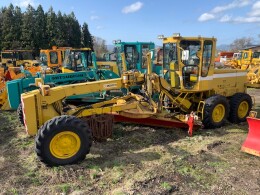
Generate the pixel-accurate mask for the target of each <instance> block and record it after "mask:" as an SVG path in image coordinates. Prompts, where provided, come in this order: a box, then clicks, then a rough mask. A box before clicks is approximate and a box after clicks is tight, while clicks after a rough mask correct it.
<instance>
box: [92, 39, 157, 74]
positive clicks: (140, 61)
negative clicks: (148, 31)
mask: <svg viewBox="0 0 260 195" xmlns="http://www.w3.org/2000/svg"><path fill="white" fill-rule="evenodd" d="M113 43H114V50H113V52H112V53H106V54H105V55H104V60H105V61H103V62H102V61H98V62H97V64H98V66H101V68H105V69H107V68H110V69H111V68H112V67H114V68H112V69H111V70H113V71H114V72H115V71H117V72H118V75H120V76H121V73H122V71H123V63H124V62H123V61H124V59H125V63H126V69H127V70H138V71H140V72H141V73H144V72H146V70H147V61H146V54H147V52H149V51H153V50H154V48H155V44H154V43H153V42H122V41H121V40H115V41H113ZM122 54H123V55H124V59H123V58H122ZM152 59H154V55H153V56H152ZM108 63H109V64H108ZM115 69H117V70H115ZM153 69H154V71H155V72H156V73H158V74H159V73H160V71H162V66H158V67H155V66H154V67H153Z"/></svg>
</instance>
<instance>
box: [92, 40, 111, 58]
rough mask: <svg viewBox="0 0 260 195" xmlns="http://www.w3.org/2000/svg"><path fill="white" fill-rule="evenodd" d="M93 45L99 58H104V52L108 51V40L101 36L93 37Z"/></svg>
mask: <svg viewBox="0 0 260 195" xmlns="http://www.w3.org/2000/svg"><path fill="white" fill-rule="evenodd" d="M93 45H94V51H95V52H96V56H97V58H98V59H101V58H103V54H105V53H107V52H108V49H107V46H106V41H105V40H104V39H102V38H100V37H94V38H93Z"/></svg>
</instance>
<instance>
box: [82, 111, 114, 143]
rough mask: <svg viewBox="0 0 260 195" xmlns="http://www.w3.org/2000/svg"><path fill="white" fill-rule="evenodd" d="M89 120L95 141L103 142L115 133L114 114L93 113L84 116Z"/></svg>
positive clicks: (84, 118)
mask: <svg viewBox="0 0 260 195" xmlns="http://www.w3.org/2000/svg"><path fill="white" fill-rule="evenodd" d="M82 119H83V120H85V121H87V123H88V125H89V127H90V129H91V130H92V135H93V138H94V140H95V141H98V142H102V141H106V139H107V138H110V137H111V136H112V133H113V124H114V116H113V115H112V114H102V115H92V116H90V117H83V118H82Z"/></svg>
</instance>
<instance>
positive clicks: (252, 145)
mask: <svg viewBox="0 0 260 195" xmlns="http://www.w3.org/2000/svg"><path fill="white" fill-rule="evenodd" d="M247 123H248V126H249V131H248V135H247V138H246V140H245V141H244V143H243V145H242V148H241V150H242V151H243V152H246V153H249V154H252V155H255V156H260V119H258V118H253V117H247Z"/></svg>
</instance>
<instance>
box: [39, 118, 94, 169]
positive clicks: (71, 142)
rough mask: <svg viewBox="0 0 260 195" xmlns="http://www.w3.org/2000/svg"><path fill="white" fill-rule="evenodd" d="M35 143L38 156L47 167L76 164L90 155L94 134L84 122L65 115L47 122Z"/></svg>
mask: <svg viewBox="0 0 260 195" xmlns="http://www.w3.org/2000/svg"><path fill="white" fill-rule="evenodd" d="M35 142H36V146H35V147H36V148H35V151H36V153H37V156H38V158H39V159H40V161H42V162H43V163H45V164H46V165H48V166H57V165H66V164H74V163H77V162H79V161H82V160H84V159H85V157H86V155H87V154H88V153H89V150H90V147H91V145H92V134H91V131H90V129H89V127H88V125H87V124H86V123H85V122H84V121H83V120H81V119H79V118H77V117H75V116H66V115H63V116H58V117H55V118H53V119H51V120H48V121H47V122H45V124H44V125H43V126H41V127H40V129H39V131H38V134H37V136H36V138H35Z"/></svg>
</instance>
